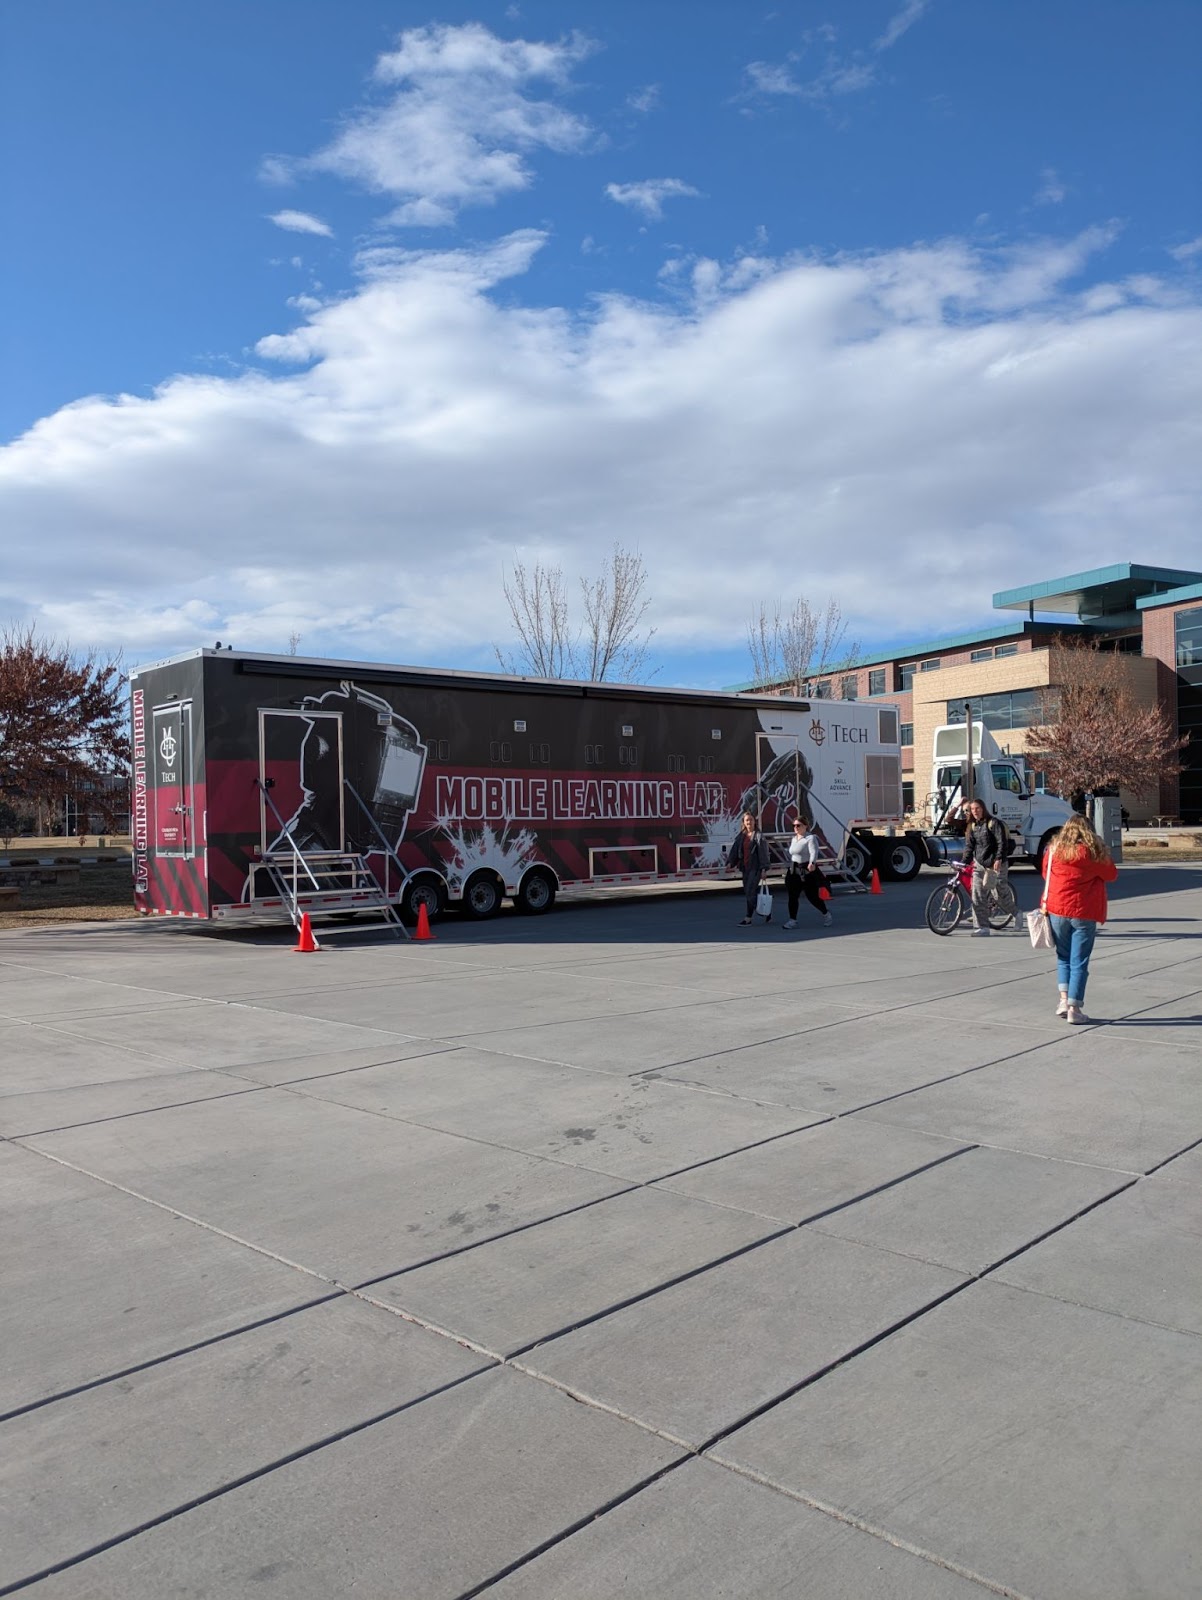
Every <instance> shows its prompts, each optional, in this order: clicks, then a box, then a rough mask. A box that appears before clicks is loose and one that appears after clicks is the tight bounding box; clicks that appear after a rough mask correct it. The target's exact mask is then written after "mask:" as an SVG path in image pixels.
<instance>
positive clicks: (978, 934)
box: [972, 928, 989, 939]
mask: <svg viewBox="0 0 1202 1600" xmlns="http://www.w3.org/2000/svg"><path fill="white" fill-rule="evenodd" d="M972 937H973V938H974V939H988V937H989V929H988V928H974V929H973V930H972Z"/></svg>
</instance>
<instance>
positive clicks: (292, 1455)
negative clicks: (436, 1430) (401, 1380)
mask: <svg viewBox="0 0 1202 1600" xmlns="http://www.w3.org/2000/svg"><path fill="white" fill-rule="evenodd" d="M489 1370H490V1369H489V1368H487V1367H482V1368H480V1369H478V1370H477V1371H475V1372H468V1373H464V1374H463V1375H462V1376H461V1377H458V1378H451V1379H449V1380H448V1381H447V1382H446V1383H443V1384H440V1385H439V1386H438V1387H437V1388H436V1389H430V1390H427V1391H426V1392H425V1393H424V1394H420V1395H415V1396H414V1397H413V1398H412V1399H409V1400H403V1401H401V1402H400V1403H399V1404H398V1405H395V1406H389V1407H388V1408H387V1409H386V1410H384V1411H381V1412H379V1413H378V1414H377V1415H375V1416H371V1417H366V1418H363V1419H361V1420H360V1421H358V1422H352V1423H348V1425H347V1426H346V1427H345V1428H339V1429H337V1430H336V1431H335V1432H333V1433H329V1434H324V1435H323V1436H322V1437H321V1438H320V1439H315V1440H311V1441H310V1443H308V1444H305V1445H301V1446H299V1447H298V1448H297V1449H296V1450H290V1451H288V1453H287V1454H286V1455H282V1456H278V1457H277V1458H276V1459H275V1460H274V1461H269V1462H266V1463H265V1464H264V1465H263V1466H260V1467H255V1468H254V1469H253V1470H252V1471H250V1472H244V1473H242V1474H241V1475H240V1476H238V1477H235V1478H230V1479H228V1480H227V1481H226V1482H224V1483H221V1484H218V1485H217V1486H216V1487H215V1488H212V1489H207V1490H206V1491H205V1492H204V1493H203V1494H198V1495H194V1496H193V1497H192V1498H191V1499H189V1500H185V1501H183V1502H182V1503H181V1504H180V1505H177V1506H172V1507H170V1509H169V1510H167V1511H163V1512H160V1514H159V1515H158V1516H156V1517H149V1518H147V1520H146V1521H145V1522H141V1523H139V1524H138V1525H137V1527H134V1528H126V1529H123V1530H122V1532H120V1533H118V1534H114V1535H113V1536H112V1537H111V1538H109V1539H104V1540H101V1541H100V1542H99V1543H98V1544H94V1545H91V1546H90V1547H89V1548H88V1549H87V1550H81V1551H78V1552H77V1553H76V1554H75V1555H73V1556H67V1557H65V1558H64V1559H63V1560H61V1561H56V1562H53V1563H52V1564H51V1565H49V1566H47V1567H44V1568H43V1569H42V1570H41V1571H40V1572H32V1573H29V1574H28V1575H27V1576H26V1577H24V1578H19V1579H18V1580H17V1581H16V1582H15V1583H10V1584H7V1585H6V1586H5V1587H4V1588H2V1589H0V1596H3V1595H8V1594H16V1593H17V1592H18V1591H19V1590H21V1589H27V1588H28V1587H29V1586H30V1585H31V1584H34V1583H41V1582H42V1581H43V1580H44V1579H46V1578H49V1577H52V1576H53V1575H54V1574H55V1573H57V1572H65V1571H66V1570H67V1569H68V1568H70V1567H76V1566H78V1565H79V1564H80V1562H82V1561H90V1560H91V1559H92V1558H93V1557H94V1556H98V1555H100V1554H101V1553H102V1552H103V1551H105V1550H111V1549H113V1548H114V1546H116V1545H121V1544H127V1543H128V1542H129V1540H130V1539H136V1538H137V1537H138V1535H139V1534H142V1533H148V1532H149V1531H150V1529H151V1528H159V1527H162V1525H163V1524H164V1523H166V1522H174V1520H175V1519H176V1517H182V1516H183V1515H184V1514H185V1513H186V1512H188V1511H195V1510H196V1508H197V1507H198V1506H203V1505H208V1504H209V1502H210V1501H212V1500H219V1499H221V1497H222V1496H223V1495H227V1494H232V1493H233V1491H234V1490H235V1489H242V1488H245V1486H246V1485H247V1484H248V1483H254V1482H255V1481H256V1480H257V1479H259V1478H265V1477H267V1476H268V1474H269V1473H272V1472H278V1471H279V1470H280V1468H281V1467H287V1466H291V1465H292V1463H293V1462H295V1461H302V1460H304V1458H305V1457H306V1456H311V1455H315V1454H316V1453H317V1452H318V1451H319V1450H326V1449H328V1448H329V1447H330V1445H334V1444H338V1443H340V1442H341V1440H343V1439H349V1438H352V1437H353V1436H354V1435H355V1434H357V1433H362V1432H364V1430H365V1429H367V1428H374V1427H376V1426H377V1424H379V1423H381V1422H387V1421H388V1419H389V1418H390V1417H395V1416H399V1415H400V1413H401V1412H402V1411H409V1410H411V1409H412V1408H413V1407H414V1406H419V1405H421V1404H422V1402H423V1401H425V1400H432V1399H434V1398H435V1396H437V1395H441V1394H446V1393H447V1391H448V1390H450V1389H458V1388H459V1387H460V1385H462V1384H465V1383H470V1382H471V1381H472V1379H473V1378H478V1377H479V1376H480V1373H481V1372H487V1371H489Z"/></svg>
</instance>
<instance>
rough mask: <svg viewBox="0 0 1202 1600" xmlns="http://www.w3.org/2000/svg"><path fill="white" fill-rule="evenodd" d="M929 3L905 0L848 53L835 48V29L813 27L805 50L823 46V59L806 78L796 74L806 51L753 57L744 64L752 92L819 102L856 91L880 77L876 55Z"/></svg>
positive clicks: (879, 54)
mask: <svg viewBox="0 0 1202 1600" xmlns="http://www.w3.org/2000/svg"><path fill="white" fill-rule="evenodd" d="M929 4H930V0H906V3H905V4H904V5H903V6H902V8H901V10H900V11H897V12H895V13H894V15H893V16H892V17H891V18H890V19H889V22H888V24H887V26H886V28H885V30H884V32H883V33H882V34H880V36H879V37H878V38H876V39H874V40H873V41H872V43H871V45H870V46H869V47H868V49H867V50H853V51H852V53H851V54H850V55H849V56H841V55H840V54H839V53H838V52H837V51H836V49H835V41H836V38H837V33H836V31H835V29H834V28H833V27H831V26H830V25H829V24H827V25H824V26H823V27H820V28H815V29H812V30H811V31H810V32H808V33H807V34H806V35H805V36H804V42H805V45H806V47H807V50H808V49H811V48H813V47H814V46H822V47H824V48H825V50H826V60H825V62H824V63H823V66H822V68H821V70H820V71H819V72H817V73H816V74H814V75H813V76H810V77H808V78H801V77H799V76H798V73H797V70H796V69H797V67H798V66H799V64H800V63H801V62H802V61H804V59H805V52H802V53H800V54H799V53H797V52H792V51H791V52H790V53H789V55H788V56H786V58H785V60H784V61H783V62H777V63H774V62H770V61H752V62H750V63H749V64H748V65H747V67H745V68H744V75H745V77H746V78H747V79H748V81H749V84H750V87H751V90H752V92H753V93H756V94H764V95H795V96H796V97H797V98H798V99H801V100H809V101H812V102H813V103H815V104H818V105H821V104H825V103H826V102H829V101H830V100H831V99H833V98H835V97H837V96H839V95H847V94H859V93H860V92H861V91H862V90H864V89H870V88H871V87H872V86H873V84H875V83H877V82H878V81H879V57H880V56H882V55H883V54H884V52H885V51H886V50H891V49H892V48H893V46H894V45H895V44H896V43H897V41H898V40H899V39H900V38H901V36H902V34H904V33H906V32H907V31H908V30H909V29H910V28H912V27H913V26H914V24H915V23H916V22H917V21H918V19H919V18H920V17H921V16H922V14H923V12H924V11H926V9H927V7H928V5H929Z"/></svg>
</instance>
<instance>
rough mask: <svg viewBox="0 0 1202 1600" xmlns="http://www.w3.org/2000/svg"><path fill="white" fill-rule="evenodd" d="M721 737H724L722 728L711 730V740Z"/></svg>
mask: <svg viewBox="0 0 1202 1600" xmlns="http://www.w3.org/2000/svg"><path fill="white" fill-rule="evenodd" d="M721 737H722V729H721V728H711V729H710V738H711V739H720V738H721Z"/></svg>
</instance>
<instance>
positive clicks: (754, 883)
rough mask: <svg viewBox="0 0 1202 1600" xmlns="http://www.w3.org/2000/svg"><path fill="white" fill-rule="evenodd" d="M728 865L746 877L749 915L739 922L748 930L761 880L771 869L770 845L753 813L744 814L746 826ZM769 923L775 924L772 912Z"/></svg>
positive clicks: (739, 835) (745, 886)
mask: <svg viewBox="0 0 1202 1600" xmlns="http://www.w3.org/2000/svg"><path fill="white" fill-rule="evenodd" d="M726 865H727V866H728V867H729V868H730V870H731V871H732V872H739V873H742V875H743V896H744V898H745V900H746V902H747V915H746V916H745V917H744V918H743V919H742V921H741V922H740V923H739V926H740V927H741V928H746V927H747V926H748V925H749V924H750V923H751V921H752V919H753V918H754V916H755V902H756V896H757V895H758V894H759V889H760V880H761V879H762V878H763V876H764V874H765V872H767V870H768V843H767V840H766V839H765V838H764V836H763V834H762V833H761V832H760V830H759V829H758V828H757V827H756V825H755V818H754V816H752V814H751V812H750V811H744V813H743V826H742V827H741V828H740V830H739V832H738V833H737V834H736V835H735V837H734V840H733V842H732V844H731V847H730V849H729V850H728V851H727V852H726ZM764 921H765V922H771V921H772V913H771V911H770V912H769V913H768V915H767V916H766V917H765V918H764Z"/></svg>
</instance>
